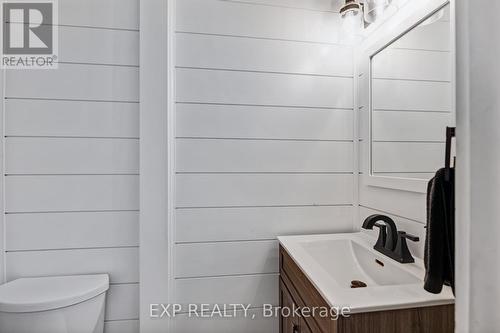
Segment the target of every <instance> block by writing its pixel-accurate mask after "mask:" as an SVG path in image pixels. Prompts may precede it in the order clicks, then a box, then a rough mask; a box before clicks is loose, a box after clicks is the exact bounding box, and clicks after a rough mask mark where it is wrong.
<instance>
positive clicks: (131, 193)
mask: <svg viewBox="0 0 500 333" xmlns="http://www.w3.org/2000/svg"><path fill="white" fill-rule="evenodd" d="M5 192H6V193H8V195H7V196H6V202H5V210H6V211H7V212H9V213H13V212H53V211H85V210H137V209H139V177H138V176H133V175H130V176H129V175H127V176H123V175H118V176H117V175H114V176H111V175H99V176H95V175H94V176H80V175H79V176H8V177H5Z"/></svg>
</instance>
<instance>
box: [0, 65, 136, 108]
mask: <svg viewBox="0 0 500 333" xmlns="http://www.w3.org/2000/svg"><path fill="white" fill-rule="evenodd" d="M5 77H6V82H8V84H6V86H5V96H6V98H13V97H14V98H42V99H78V100H104V101H134V102H137V101H138V100H139V69H138V68H136V67H121V66H96V65H81V64H59V68H58V69H57V70H48V71H7V72H6V73H5Z"/></svg>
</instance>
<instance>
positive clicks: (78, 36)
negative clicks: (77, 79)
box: [58, 1, 139, 66]
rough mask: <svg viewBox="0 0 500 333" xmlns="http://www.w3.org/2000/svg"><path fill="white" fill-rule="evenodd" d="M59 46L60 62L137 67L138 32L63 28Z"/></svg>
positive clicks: (60, 29)
mask: <svg viewBox="0 0 500 333" xmlns="http://www.w3.org/2000/svg"><path fill="white" fill-rule="evenodd" d="M123 2H125V1H123ZM120 7H121V6H120ZM59 45H61V46H62V47H60V48H59V57H58V61H59V62H77V63H94V64H113V65H127V66H139V50H138V47H137V46H138V45H139V32H138V31H129V30H112V29H95V28H81V27H74V26H71V27H70V26H62V27H59Z"/></svg>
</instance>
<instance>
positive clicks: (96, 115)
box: [4, 99, 139, 138]
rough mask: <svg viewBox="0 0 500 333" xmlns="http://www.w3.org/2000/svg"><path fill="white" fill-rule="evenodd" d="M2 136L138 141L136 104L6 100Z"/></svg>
mask: <svg viewBox="0 0 500 333" xmlns="http://www.w3.org/2000/svg"><path fill="white" fill-rule="evenodd" d="M4 108H5V135H7V136H63V137H115V138H120V137H126V138H139V126H137V124H138V122H139V104H138V103H112V102H84V101H49V100H29V99H28V100H19V99H7V100H5V107H4Z"/></svg>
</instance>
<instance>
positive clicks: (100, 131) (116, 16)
mask: <svg viewBox="0 0 500 333" xmlns="http://www.w3.org/2000/svg"><path fill="white" fill-rule="evenodd" d="M57 7H58V21H59V22H58V24H59V27H58V29H59V30H58V40H59V48H58V54H57V56H58V58H57V61H58V66H59V68H58V69H57V70H45V71H43V70H41V71H8V72H6V74H5V78H4V79H5V83H4V85H5V94H4V95H5V99H4V100H3V103H4V120H5V121H4V135H5V136H6V138H5V139H4V147H5V149H4V153H5V155H4V166H5V168H4V173H5V174H6V175H4V181H3V182H4V184H5V185H4V186H5V210H6V213H7V214H6V215H5V218H4V223H5V225H4V230H5V233H6V234H5V244H4V245H5V247H4V249H5V250H6V251H7V252H6V265H5V268H6V277H7V279H8V280H12V279H16V278H20V277H30V276H49V275H51V276H52V275H73V274H94V273H108V274H110V277H111V283H112V284H111V286H110V290H109V292H108V297H107V306H106V323H105V332H106V333H118V332H120V333H137V332H139V322H138V320H137V319H138V317H139V292H138V291H139V288H138V284H137V282H138V280H139V271H138V267H139V258H138V245H139V242H138V231H139V219H138V208H139V207H138V206H139V194H138V192H139V188H138V181H139V179H138V178H139V177H138V175H137V174H138V173H139V149H138V141H139V140H138V139H139V125H138V124H139V104H138V100H139V68H138V66H139V31H138V29H139V15H138V12H139V1H138V0H63V1H59V2H58V3H57ZM14 174H15V175H17V176H13V175H14ZM69 174H72V175H69ZM118 174H120V175H118ZM116 283H119V284H116ZM128 283H132V284H128Z"/></svg>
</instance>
